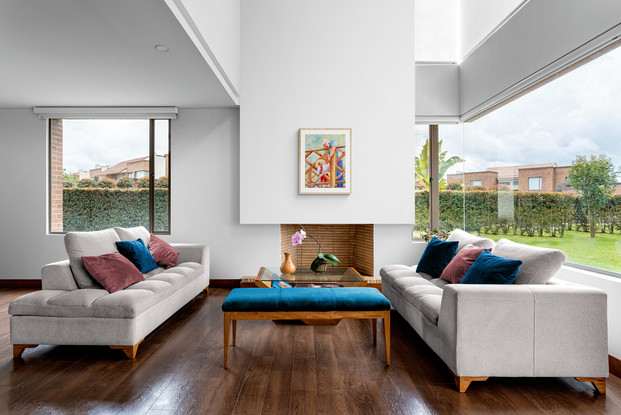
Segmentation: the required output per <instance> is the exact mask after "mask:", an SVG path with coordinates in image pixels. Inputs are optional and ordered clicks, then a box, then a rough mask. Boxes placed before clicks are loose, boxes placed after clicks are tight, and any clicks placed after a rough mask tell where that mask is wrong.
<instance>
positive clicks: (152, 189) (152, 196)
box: [46, 117, 172, 235]
mask: <svg viewBox="0 0 621 415" xmlns="http://www.w3.org/2000/svg"><path fill="white" fill-rule="evenodd" d="M65 119H82V120H90V119H93V118H91V117H85V118H75V117H71V118H62V117H50V118H47V153H48V154H47V156H48V157H47V192H48V193H47V210H48V212H47V225H46V227H47V233H48V234H49V235H65V234H66V233H68V232H71V231H64V230H63V231H52V156H53V154H52V122H53V121H54V120H65ZM97 119H102V118H97ZM103 119H110V120H115V119H127V117H119V118H114V117H110V118H103ZM133 119H137V120H148V121H149V174H148V177H149V228H148V231H149V232H150V233H152V234H153V235H170V234H171V213H170V208H171V197H170V196H171V187H172V186H171V183H172V163H171V160H172V145H171V144H172V140H171V134H172V133H171V129H172V123H171V118H153V117H148V118H145V117H136V118H133ZM156 120H157V121H160V120H161V121H168V137H167V140H168V176H167V177H168V198H167V200H168V218H167V219H168V230H167V231H158V230H155V121H156ZM145 177H146V176H145Z"/></svg>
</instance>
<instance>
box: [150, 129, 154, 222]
mask: <svg viewBox="0 0 621 415" xmlns="http://www.w3.org/2000/svg"><path fill="white" fill-rule="evenodd" d="M149 231H150V232H151V233H154V232H155V120H153V119H150V120H149Z"/></svg>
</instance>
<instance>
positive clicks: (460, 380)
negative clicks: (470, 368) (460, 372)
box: [453, 374, 488, 393]
mask: <svg viewBox="0 0 621 415" xmlns="http://www.w3.org/2000/svg"><path fill="white" fill-rule="evenodd" d="M453 376H454V377H455V385H456V386H457V390H458V391H459V392H462V393H463V392H466V389H468V386H470V383H472V382H476V381H486V380H487V379H488V376H485V377H482V376H481V377H476V376H475V377H471V376H457V375H455V374H453Z"/></svg>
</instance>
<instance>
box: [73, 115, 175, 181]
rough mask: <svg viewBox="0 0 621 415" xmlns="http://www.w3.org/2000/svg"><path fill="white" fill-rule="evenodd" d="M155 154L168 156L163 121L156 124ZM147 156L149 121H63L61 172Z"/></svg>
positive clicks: (88, 168)
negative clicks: (62, 170) (166, 154)
mask: <svg viewBox="0 0 621 415" xmlns="http://www.w3.org/2000/svg"><path fill="white" fill-rule="evenodd" d="M155 152H156V154H165V153H168V121H166V120H157V121H156V122H155ZM148 155H149V120H63V168H64V169H66V170H67V172H71V173H75V172H77V171H78V170H79V169H82V170H86V171H88V170H90V169H94V168H95V165H96V164H104V165H108V166H113V165H115V164H116V163H118V162H120V161H123V160H129V159H133V158H138V157H144V156H148Z"/></svg>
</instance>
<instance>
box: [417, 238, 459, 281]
mask: <svg viewBox="0 0 621 415" xmlns="http://www.w3.org/2000/svg"><path fill="white" fill-rule="evenodd" d="M456 253H457V242H446V241H441V240H439V239H438V238H436V237H435V236H434V237H433V238H432V239H431V241H429V243H428V244H427V247H426V248H425V251H424V252H423V255H422V256H421V257H420V261H419V262H418V266H417V267H416V272H422V273H425V274H428V275H431V276H432V277H433V278H439V277H440V275H442V271H444V268H446V266H447V265H448V264H449V262H451V260H452V259H453V257H454V256H455V254H456Z"/></svg>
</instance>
